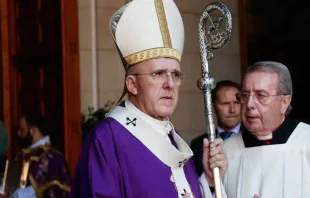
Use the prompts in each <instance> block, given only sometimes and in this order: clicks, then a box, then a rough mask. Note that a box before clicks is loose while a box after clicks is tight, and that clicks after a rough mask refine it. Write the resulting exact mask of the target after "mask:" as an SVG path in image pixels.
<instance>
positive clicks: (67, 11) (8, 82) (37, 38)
mask: <svg viewBox="0 0 310 198" xmlns="http://www.w3.org/2000/svg"><path fill="white" fill-rule="evenodd" d="M8 14H9V15H8ZM1 17H2V18H1V19H2V20H1V22H2V23H1V27H2V41H4V42H3V43H2V56H3V59H2V60H3V61H2V70H3V75H2V78H3V81H2V82H3V112H4V113H3V117H4V121H5V124H6V126H8V128H9V130H10V134H11V141H12V142H11V143H12V145H13V146H11V148H10V153H11V154H12V155H13V156H14V154H16V152H17V151H18V149H17V145H16V143H15V141H14V139H15V138H14V136H15V135H14V134H16V132H15V131H14V129H15V127H16V126H17V123H18V118H19V116H20V115H21V114H23V113H25V112H30V111H41V112H42V113H43V114H44V115H45V116H46V118H47V121H48V128H49V133H50V136H51V139H52V144H53V145H54V146H55V147H56V148H57V149H59V150H60V151H61V152H63V153H64V154H65V156H66V159H67V160H68V162H69V165H70V167H71V169H72V170H73V169H74V167H75V164H76V162H77V158H78V155H79V150H80V148H81V130H80V128H81V127H80V94H79V93H80V87H79V62H78V51H77V49H78V42H77V41H78V26H77V2H76V1H72V0H1ZM69 140H70V141H69ZM12 155H11V157H12Z"/></svg>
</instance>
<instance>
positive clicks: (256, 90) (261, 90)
mask: <svg viewBox="0 0 310 198" xmlns="http://www.w3.org/2000/svg"><path fill="white" fill-rule="evenodd" d="M241 92H250V91H247V90H244V89H242V90H241ZM253 92H265V93H268V91H266V90H264V89H254V90H253Z"/></svg>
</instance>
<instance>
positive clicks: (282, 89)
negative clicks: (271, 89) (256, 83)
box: [245, 61, 293, 115]
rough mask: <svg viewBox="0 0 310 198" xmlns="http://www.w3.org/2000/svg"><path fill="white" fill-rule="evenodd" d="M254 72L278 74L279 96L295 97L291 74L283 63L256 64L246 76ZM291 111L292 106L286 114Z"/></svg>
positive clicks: (264, 62)
mask: <svg viewBox="0 0 310 198" xmlns="http://www.w3.org/2000/svg"><path fill="white" fill-rule="evenodd" d="M253 72H267V73H276V74H277V75H278V76H279V86H278V89H279V90H278V94H283V95H291V96H292V97H293V84H292V79H291V74H290V71H289V70H288V68H287V67H286V66H285V65H283V64H282V63H279V62H275V61H260V62H256V63H254V64H253V65H251V66H250V67H249V68H248V69H247V71H246V73H245V75H247V74H249V73H253ZM291 110H292V106H291V104H290V105H289V106H288V108H287V110H286V113H285V114H286V115H288V114H289V113H290V112H291Z"/></svg>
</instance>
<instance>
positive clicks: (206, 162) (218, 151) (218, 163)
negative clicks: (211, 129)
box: [202, 138, 228, 187]
mask: <svg viewBox="0 0 310 198" xmlns="http://www.w3.org/2000/svg"><path fill="white" fill-rule="evenodd" d="M222 143H223V140H222V139H221V138H217V139H215V140H214V141H213V142H212V143H211V144H210V143H209V141H208V139H206V138H205V139H204V140H203V157H202V164H203V169H204V173H205V174H206V177H207V180H208V184H209V186H210V187H214V178H213V171H212V170H213V168H215V167H218V168H219V170H220V175H221V176H224V175H225V173H226V170H227V166H228V161H227V157H226V155H225V153H224V151H223V148H222Z"/></svg>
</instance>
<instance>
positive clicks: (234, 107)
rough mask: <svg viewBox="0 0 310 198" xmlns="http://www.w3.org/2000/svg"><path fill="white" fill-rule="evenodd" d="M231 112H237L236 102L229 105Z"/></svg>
mask: <svg viewBox="0 0 310 198" xmlns="http://www.w3.org/2000/svg"><path fill="white" fill-rule="evenodd" d="M229 112H230V113H235V112H236V104H235V103H234V102H233V103H230V105H229Z"/></svg>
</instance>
